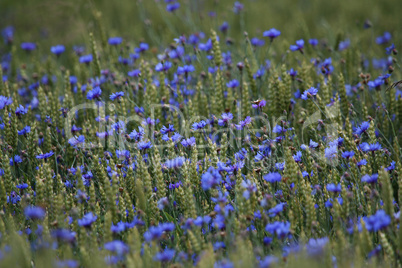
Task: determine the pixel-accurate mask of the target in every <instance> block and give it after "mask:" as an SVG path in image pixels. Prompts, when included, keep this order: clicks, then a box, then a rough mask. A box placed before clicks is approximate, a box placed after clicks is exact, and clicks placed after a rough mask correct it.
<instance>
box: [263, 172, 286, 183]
mask: <svg viewBox="0 0 402 268" xmlns="http://www.w3.org/2000/svg"><path fill="white" fill-rule="evenodd" d="M263 178H264V180H266V181H267V182H270V183H274V182H278V181H281V180H282V175H281V174H280V173H278V172H270V173H268V174H267V175H264V177H263Z"/></svg>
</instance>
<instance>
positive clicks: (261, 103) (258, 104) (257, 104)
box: [251, 100, 267, 109]
mask: <svg viewBox="0 0 402 268" xmlns="http://www.w3.org/2000/svg"><path fill="white" fill-rule="evenodd" d="M266 104H267V102H266V101H265V100H259V101H255V103H253V104H252V105H251V107H253V108H254V109H258V108H260V109H261V108H262V107H264V106H265V105H266Z"/></svg>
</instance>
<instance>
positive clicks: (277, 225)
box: [265, 221, 290, 239]
mask: <svg viewBox="0 0 402 268" xmlns="http://www.w3.org/2000/svg"><path fill="white" fill-rule="evenodd" d="M265 230H266V231H267V232H269V233H271V234H276V235H277V236H278V238H280V239H283V238H286V237H287V236H288V235H289V234H290V222H279V221H276V222H273V223H269V224H268V225H267V226H266V227H265Z"/></svg>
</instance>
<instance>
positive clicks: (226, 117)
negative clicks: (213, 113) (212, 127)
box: [218, 113, 233, 127]
mask: <svg viewBox="0 0 402 268" xmlns="http://www.w3.org/2000/svg"><path fill="white" fill-rule="evenodd" d="M232 119H233V115H232V114H231V113H223V114H222V119H219V120H218V125H220V126H221V127H222V126H224V125H226V124H227V123H228V122H229V121H230V120H232Z"/></svg>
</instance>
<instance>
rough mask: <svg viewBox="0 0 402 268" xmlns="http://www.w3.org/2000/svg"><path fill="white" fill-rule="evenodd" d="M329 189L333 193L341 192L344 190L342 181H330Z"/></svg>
mask: <svg viewBox="0 0 402 268" xmlns="http://www.w3.org/2000/svg"><path fill="white" fill-rule="evenodd" d="M327 191H328V192H332V193H340V192H341V191H342V185H341V184H340V183H339V184H338V185H336V184H334V183H328V184H327Z"/></svg>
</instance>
